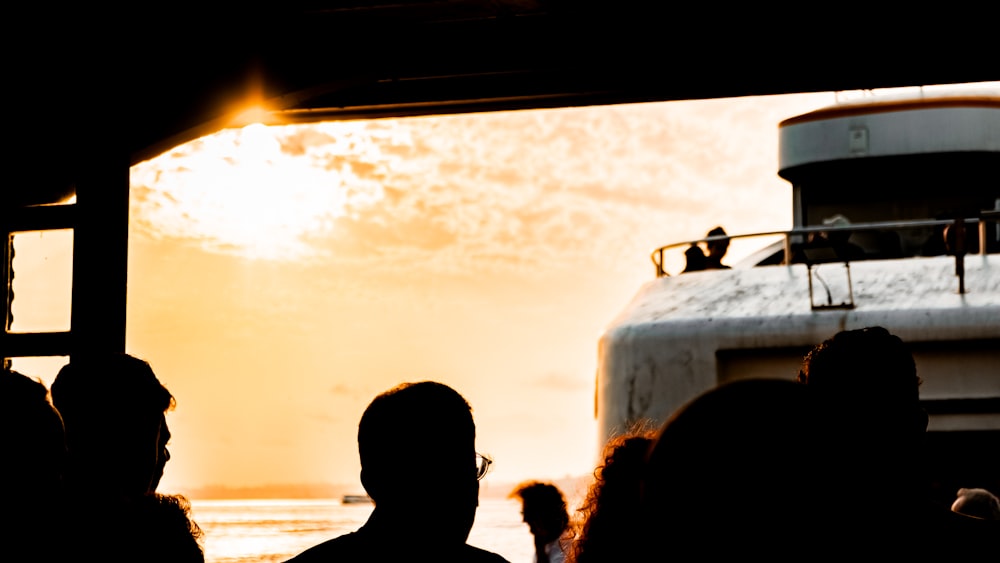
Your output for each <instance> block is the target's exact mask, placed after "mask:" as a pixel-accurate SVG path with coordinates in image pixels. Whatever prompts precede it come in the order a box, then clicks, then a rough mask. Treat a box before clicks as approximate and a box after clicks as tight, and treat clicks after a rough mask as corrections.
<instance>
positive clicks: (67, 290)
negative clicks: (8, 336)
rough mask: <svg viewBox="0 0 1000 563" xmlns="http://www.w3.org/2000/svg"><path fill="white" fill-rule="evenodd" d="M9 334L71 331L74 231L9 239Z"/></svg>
mask: <svg viewBox="0 0 1000 563" xmlns="http://www.w3.org/2000/svg"><path fill="white" fill-rule="evenodd" d="M11 240H12V247H13V254H14V255H13V259H12V261H11V271H12V277H13V279H12V280H11V292H12V295H11V297H12V299H11V301H10V305H11V310H10V314H11V318H9V319H8V320H7V322H8V323H9V324H8V327H7V329H8V331H9V332H62V331H67V330H69V329H70V303H71V297H72V289H73V260H72V256H73V230H72V229H59V230H49V231H27V232H18V233H13V234H12V235H11Z"/></svg>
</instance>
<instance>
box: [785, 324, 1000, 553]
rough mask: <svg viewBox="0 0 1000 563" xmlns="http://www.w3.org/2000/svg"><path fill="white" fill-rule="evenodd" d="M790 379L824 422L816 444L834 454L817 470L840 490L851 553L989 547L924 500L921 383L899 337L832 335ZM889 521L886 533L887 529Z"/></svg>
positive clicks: (877, 332)
mask: <svg viewBox="0 0 1000 563" xmlns="http://www.w3.org/2000/svg"><path fill="white" fill-rule="evenodd" d="M797 380H798V382H799V383H801V384H804V386H805V387H807V388H808V389H809V390H810V391H812V393H813V396H814V397H815V400H816V401H817V410H818V412H821V413H825V414H824V416H825V417H826V421H825V422H824V421H822V420H821V421H820V424H819V425H818V426H817V435H821V436H825V439H827V441H828V443H829V447H830V449H831V451H832V452H833V453H834V454H836V455H832V456H830V458H829V460H828V465H827V466H826V468H825V471H826V472H828V473H827V474H828V476H829V478H830V481H831V483H832V482H836V483H838V484H839V486H838V490H837V491H836V492H835V494H836V496H837V497H838V498H842V499H846V500H847V501H848V506H847V508H848V513H847V514H844V518H850V521H852V522H853V524H852V536H853V537H852V539H857V540H859V541H858V544H859V545H864V542H865V541H869V542H871V545H872V546H875V547H882V548H885V549H892V548H894V546H895V547H899V546H903V547H905V548H906V549H911V550H912V551H911V552H910V553H909V555H913V556H918V557H920V556H926V555H927V554H929V553H935V554H938V553H947V552H948V550H950V549H951V548H952V547H953V546H955V545H961V544H966V545H968V546H969V547H970V549H972V547H973V546H977V547H983V548H985V546H987V545H990V543H992V542H995V539H996V538H995V537H994V538H993V539H992V540H991V539H990V535H991V534H993V533H995V530H990V529H988V528H987V527H984V526H982V525H981V524H980V523H977V522H976V521H975V519H972V518H965V517H964V516H961V515H958V514H956V513H954V512H952V511H951V510H950V507H949V506H947V505H941V504H940V503H938V502H936V501H935V500H934V499H933V497H932V486H931V485H932V483H931V480H930V479H929V476H927V475H925V474H924V473H923V472H922V471H921V469H922V468H923V467H925V466H926V464H925V463H923V457H924V455H925V452H924V445H925V444H924V439H925V432H926V428H927V422H928V416H927V412H926V411H925V410H924V408H923V407H922V405H921V404H920V397H919V387H920V384H921V380H920V377H919V376H918V375H917V369H916V363H915V361H914V359H913V356H912V354H911V352H910V351H909V349H908V347H907V346H906V345H905V344H904V343H903V341H902V340H901V339H900V338H899V337H898V336H896V335H894V334H892V333H890V332H889V331H888V330H886V329H885V328H884V327H880V326H874V327H867V328H862V329H856V330H844V331H840V332H838V333H836V334H835V335H834V336H832V337H831V338H829V339H827V340H824V341H823V342H821V343H820V344H818V345H816V346H815V347H814V348H813V349H812V350H810V351H809V352H808V353H807V354H806V355H805V357H804V358H803V361H802V365H801V368H800V371H799V374H798V377H797ZM851 506H854V507H857V508H858V510H855V511H851V510H850V507H851ZM887 507H891V508H890V510H891V513H890V514H886V512H885V509H886V508H887ZM889 520H891V521H892V522H894V523H895V525H893V526H887V522H888V521H889ZM994 548H995V545H994ZM897 554H899V555H903V554H904V552H902V551H898V552H897Z"/></svg>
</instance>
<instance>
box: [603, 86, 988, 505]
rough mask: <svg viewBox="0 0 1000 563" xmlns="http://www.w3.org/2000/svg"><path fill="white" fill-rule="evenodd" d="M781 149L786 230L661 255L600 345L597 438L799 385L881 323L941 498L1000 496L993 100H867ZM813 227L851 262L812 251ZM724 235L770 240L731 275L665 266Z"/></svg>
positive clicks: (799, 119) (801, 125)
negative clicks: (724, 397)
mask: <svg viewBox="0 0 1000 563" xmlns="http://www.w3.org/2000/svg"><path fill="white" fill-rule="evenodd" d="M779 143H780V146H779V169H778V174H779V176H781V177H782V178H783V179H785V180H787V181H788V182H789V183H790V184H791V187H792V190H791V201H792V214H793V221H792V224H793V228H792V229H791V230H787V231H781V230H774V231H771V232H766V233H752V234H747V235H735V236H734V235H724V236H718V235H717V236H714V237H706V238H705V239H700V240H694V241H682V242H678V243H674V244H670V245H667V246H664V247H662V248H659V249H656V250H655V251H654V252H653V254H652V261H653V265H654V267H655V273H656V275H655V278H654V279H652V280H651V281H649V282H647V283H646V284H644V285H643V286H642V287H641V289H640V290H639V292H638V293H637V294H636V295H635V297H634V298H633V299H632V301H631V302H630V303H629V304H628V305H627V306H626V307H625V308H624V309H623V310H622V311H621V312H620V313H619V315H618V316H617V317H616V318H615V319H614V320H613V321H612V322H611V323H610V324H609V325H608V327H607V328H606V330H605V332H604V334H603V335H602V336H601V338H600V342H599V349H598V354H599V359H598V367H597V381H596V410H597V412H596V415H597V419H598V427H599V432H600V435H599V441H600V443H601V444H603V443H604V442H606V441H607V440H608V438H609V437H611V436H612V435H614V434H616V433H619V432H621V431H623V430H625V429H626V428H628V427H629V426H630V425H631V424H633V423H635V422H638V421H653V422H654V423H656V424H660V423H662V422H663V421H664V420H666V419H667V417H669V416H670V415H671V414H672V413H673V412H674V411H676V410H677V409H678V408H679V407H681V406H682V405H683V404H685V403H686V402H687V401H689V400H691V399H692V398H694V397H695V396H697V395H698V394H700V393H702V392H704V391H706V390H708V389H710V388H712V387H714V386H717V385H719V384H722V383H725V382H728V381H732V380H735V379H743V378H753V377H788V378H794V377H795V375H796V373H797V371H798V367H799V364H800V362H801V359H802V357H803V355H804V354H805V353H806V352H807V351H808V350H809V349H810V348H811V347H812V346H813V345H815V344H817V343H819V342H821V341H823V340H825V339H826V338H828V337H830V336H832V335H833V334H835V333H836V332H838V331H841V330H845V329H855V328H863V327H866V326H874V325H880V326H884V327H885V328H887V329H889V330H890V331H891V332H893V333H894V334H896V335H897V336H899V337H900V338H902V339H903V341H904V342H906V343H907V344H908V346H909V347H910V349H911V351H912V353H913V355H914V359H915V361H916V364H917V370H918V375H919V376H920V377H921V379H922V380H923V384H922V385H921V387H920V395H921V401H922V402H923V404H924V406H925V408H926V410H927V411H928V414H929V416H930V422H929V426H928V444H929V445H930V447H931V451H932V453H931V455H930V456H928V458H929V459H930V460H931V461H932V463H933V464H935V466H934V467H931V468H929V471H930V472H931V474H932V475H933V476H934V478H935V479H937V480H938V482H939V483H941V485H942V490H943V491H944V492H945V493H946V494H954V492H955V491H956V490H957V487H959V486H965V485H963V484H962V483H969V482H977V483H983V485H982V486H991V487H1000V454H998V452H1000V93H997V92H996V91H994V92H986V93H984V94H982V95H970V94H969V93H968V92H963V93H958V92H953V93H951V94H948V93H943V94H935V95H930V94H925V93H923V92H921V93H920V94H916V95H913V96H904V97H899V96H896V97H891V98H889V97H878V96H868V97H865V98H862V99H860V100H854V101H851V102H847V103H839V104H836V105H834V106H831V107H827V108H821V109H819V110H817V111H813V112H809V113H806V114H802V115H798V116H795V117H792V118H789V119H787V120H785V121H783V122H782V123H780V124H779ZM734 189H738V188H734ZM710 226H711V225H706V228H708V227H710ZM820 232H826V233H833V232H840V233H842V234H843V235H846V236H848V237H849V241H850V243H851V244H852V248H854V249H855V253H854V254H853V255H852V256H850V257H843V256H837V255H836V254H835V253H831V251H830V249H829V248H827V249H822V248H810V245H809V241H810V237H813V236H814V235H815V234H816V233H820ZM946 233H948V234H947V235H946ZM719 239H723V240H727V241H728V240H733V241H735V240H740V239H754V240H757V241H763V242H761V243H760V244H761V245H762V246H761V248H760V250H759V251H758V252H756V253H755V254H752V255H750V257H749V258H747V259H745V260H743V261H742V262H737V263H734V264H732V268H731V269H713V270H702V271H695V272H690V273H679V272H680V268H679V267H676V266H674V265H671V264H682V263H683V253H684V251H685V250H686V249H688V248H690V247H691V245H698V244H707V243H708V242H712V241H715V240H719ZM743 242H745V241H742V240H741V243H743ZM949 245H950V246H949ZM671 253H673V255H672V254H671ZM670 271H672V272H673V275H671V273H670ZM977 486H978V485H977Z"/></svg>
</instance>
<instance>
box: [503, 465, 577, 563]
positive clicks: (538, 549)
mask: <svg viewBox="0 0 1000 563" xmlns="http://www.w3.org/2000/svg"><path fill="white" fill-rule="evenodd" d="M510 497H511V498H519V499H520V500H521V516H522V517H523V519H524V523H525V524H527V525H528V529H529V530H530V531H531V536H532V538H534V540H535V552H534V558H533V559H532V561H533V562H534V563H563V561H565V560H566V552H567V551H569V549H570V546H571V544H572V542H573V536H572V530H571V528H570V526H569V510H568V509H567V508H566V497H564V496H563V494H562V491H560V490H559V487H556V486H555V485H553V484H552V483H543V482H540V481H525V482H523V483H521V484H519V485H518V486H517V487H515V488H514V490H513V491H511V493H510Z"/></svg>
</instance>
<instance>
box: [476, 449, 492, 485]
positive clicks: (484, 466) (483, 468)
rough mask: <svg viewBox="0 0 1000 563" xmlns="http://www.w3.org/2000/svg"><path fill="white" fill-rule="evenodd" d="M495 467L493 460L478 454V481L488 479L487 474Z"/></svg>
mask: <svg viewBox="0 0 1000 563" xmlns="http://www.w3.org/2000/svg"><path fill="white" fill-rule="evenodd" d="M491 465H493V458H491V457H490V456H488V455H486V454H481V453H479V452H476V480H477V481H478V480H480V479H482V478H483V477H486V473H488V472H489V470H490V466H491Z"/></svg>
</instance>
